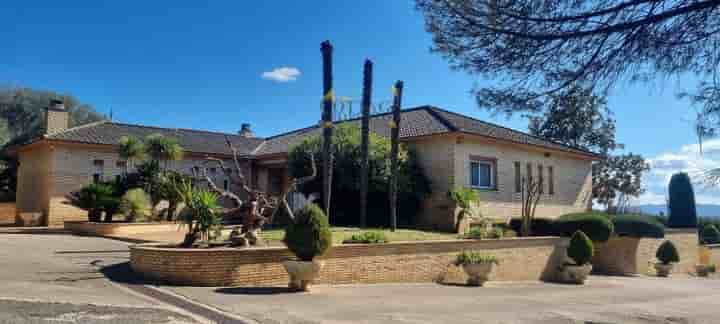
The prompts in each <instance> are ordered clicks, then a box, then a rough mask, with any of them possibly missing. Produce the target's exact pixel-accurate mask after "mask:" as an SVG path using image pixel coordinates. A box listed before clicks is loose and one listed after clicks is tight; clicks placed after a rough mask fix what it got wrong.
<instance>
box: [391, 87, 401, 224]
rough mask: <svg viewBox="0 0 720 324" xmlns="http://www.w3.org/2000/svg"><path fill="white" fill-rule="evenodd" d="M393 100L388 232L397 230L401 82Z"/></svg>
mask: <svg viewBox="0 0 720 324" xmlns="http://www.w3.org/2000/svg"><path fill="white" fill-rule="evenodd" d="M394 89H395V94H394V98H393V125H392V129H391V131H390V140H391V143H390V168H391V169H390V172H391V173H390V230H391V231H393V232H394V231H395V229H397V214H398V212H397V188H398V174H397V173H398V150H399V145H400V143H399V140H400V106H401V105H402V91H403V82H402V81H397V82H395V88H394Z"/></svg>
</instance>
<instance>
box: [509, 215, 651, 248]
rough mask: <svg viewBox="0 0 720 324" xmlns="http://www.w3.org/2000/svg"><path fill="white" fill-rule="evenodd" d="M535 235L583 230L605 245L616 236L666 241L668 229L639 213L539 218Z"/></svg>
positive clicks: (516, 221)
mask: <svg viewBox="0 0 720 324" xmlns="http://www.w3.org/2000/svg"><path fill="white" fill-rule="evenodd" d="M519 227H520V219H512V220H511V221H510V228H512V229H513V230H519ZM531 229H532V235H535V236H567V237H569V236H572V235H573V234H574V233H575V232H576V231H582V232H583V233H585V234H586V235H587V236H588V237H589V238H590V239H591V240H592V241H594V242H605V241H607V240H608V239H609V238H610V237H611V236H612V235H618V236H628V237H637V238H663V237H665V226H664V225H663V224H662V223H661V222H659V221H658V220H657V219H655V218H652V217H649V216H645V215H638V214H625V215H610V214H607V213H603V212H585V213H573V214H567V215H563V216H560V217H558V218H557V219H554V220H552V219H546V218H536V219H534V220H533V222H532V225H531Z"/></svg>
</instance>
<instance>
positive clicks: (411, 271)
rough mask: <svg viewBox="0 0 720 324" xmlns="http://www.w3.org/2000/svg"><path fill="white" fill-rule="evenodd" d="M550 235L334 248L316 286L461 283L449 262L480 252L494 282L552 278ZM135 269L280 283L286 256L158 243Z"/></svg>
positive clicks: (191, 279)
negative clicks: (491, 264) (490, 262)
mask: <svg viewBox="0 0 720 324" xmlns="http://www.w3.org/2000/svg"><path fill="white" fill-rule="evenodd" d="M566 241H567V240H566V239H562V238H555V237H548V238H542V237H535V238H514V239H502V240H481V241H476V240H454V241H424V242H395V243H388V244H376V245H372V244H358V245H339V246H334V247H332V248H331V249H330V251H329V252H328V253H327V254H326V255H325V256H323V257H322V258H321V259H322V260H324V262H325V267H324V268H323V270H322V271H321V274H320V278H319V280H318V282H319V283H323V284H355V283H394V282H442V283H464V282H465V280H466V277H465V273H464V272H463V271H462V269H460V268H458V267H455V266H454V265H452V264H451V263H452V261H453V260H454V257H455V256H456V255H457V253H458V252H460V251H463V250H470V249H472V250H479V251H482V252H485V253H488V254H492V255H495V256H496V257H498V258H499V260H500V265H499V266H497V269H496V271H495V273H494V276H493V277H492V280H497V281H518V280H540V279H552V278H553V277H554V275H555V272H556V270H557V269H558V267H559V266H560V265H561V264H562V262H564V261H565V252H564V249H563V248H558V246H563V244H562V243H564V242H566ZM130 249H131V253H130V264H131V266H132V268H133V270H134V271H136V272H138V273H140V274H142V275H144V276H146V277H148V278H150V279H155V280H162V281H166V282H169V283H172V284H179V285H193V286H275V285H286V284H287V282H288V276H287V273H286V272H285V269H284V268H283V266H282V263H281V262H282V260H283V259H284V258H288V257H292V255H291V254H290V252H289V251H288V250H287V249H286V248H280V247H277V248H274V247H273V248H258V249H233V248H217V249H180V248H172V247H170V248H167V247H163V245H162V244H141V245H135V246H132V247H131V248H130Z"/></svg>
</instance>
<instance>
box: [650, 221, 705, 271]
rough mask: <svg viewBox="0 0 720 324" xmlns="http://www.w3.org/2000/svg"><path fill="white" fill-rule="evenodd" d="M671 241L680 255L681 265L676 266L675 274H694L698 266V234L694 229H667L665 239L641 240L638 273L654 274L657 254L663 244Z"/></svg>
mask: <svg viewBox="0 0 720 324" xmlns="http://www.w3.org/2000/svg"><path fill="white" fill-rule="evenodd" d="M665 240H670V241H672V242H673V243H674V244H675V247H676V248H677V250H678V253H679V254H680V263H678V264H677V265H676V266H675V269H674V270H673V272H674V273H694V272H695V265H697V264H698V234H697V230H696V229H694V228H666V229H665V238H664V239H649V238H644V239H641V240H640V246H639V247H638V254H637V258H638V259H637V260H638V273H640V274H654V273H655V269H654V268H653V264H652V263H651V261H652V262H654V260H655V252H656V251H657V248H658V247H659V246H660V244H661V243H662V242H664V241H665Z"/></svg>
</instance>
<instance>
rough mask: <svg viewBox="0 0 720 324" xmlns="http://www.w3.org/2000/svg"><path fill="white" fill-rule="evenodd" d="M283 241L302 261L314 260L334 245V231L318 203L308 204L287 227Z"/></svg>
mask: <svg viewBox="0 0 720 324" xmlns="http://www.w3.org/2000/svg"><path fill="white" fill-rule="evenodd" d="M283 242H284V243H285V245H287V247H288V249H290V251H291V252H292V253H293V254H295V256H297V257H298V259H300V260H301V261H312V260H313V258H315V257H316V256H320V255H322V254H323V253H325V251H327V249H328V248H329V247H330V245H332V232H330V225H329V224H328V220H327V217H326V216H325V213H324V212H323V211H322V209H320V207H319V206H318V205H315V204H307V205H305V207H303V208H302V209H301V210H300V211H298V213H297V214H296V215H295V222H293V223H290V224H289V225H288V226H287V227H286V228H285V238H283Z"/></svg>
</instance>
